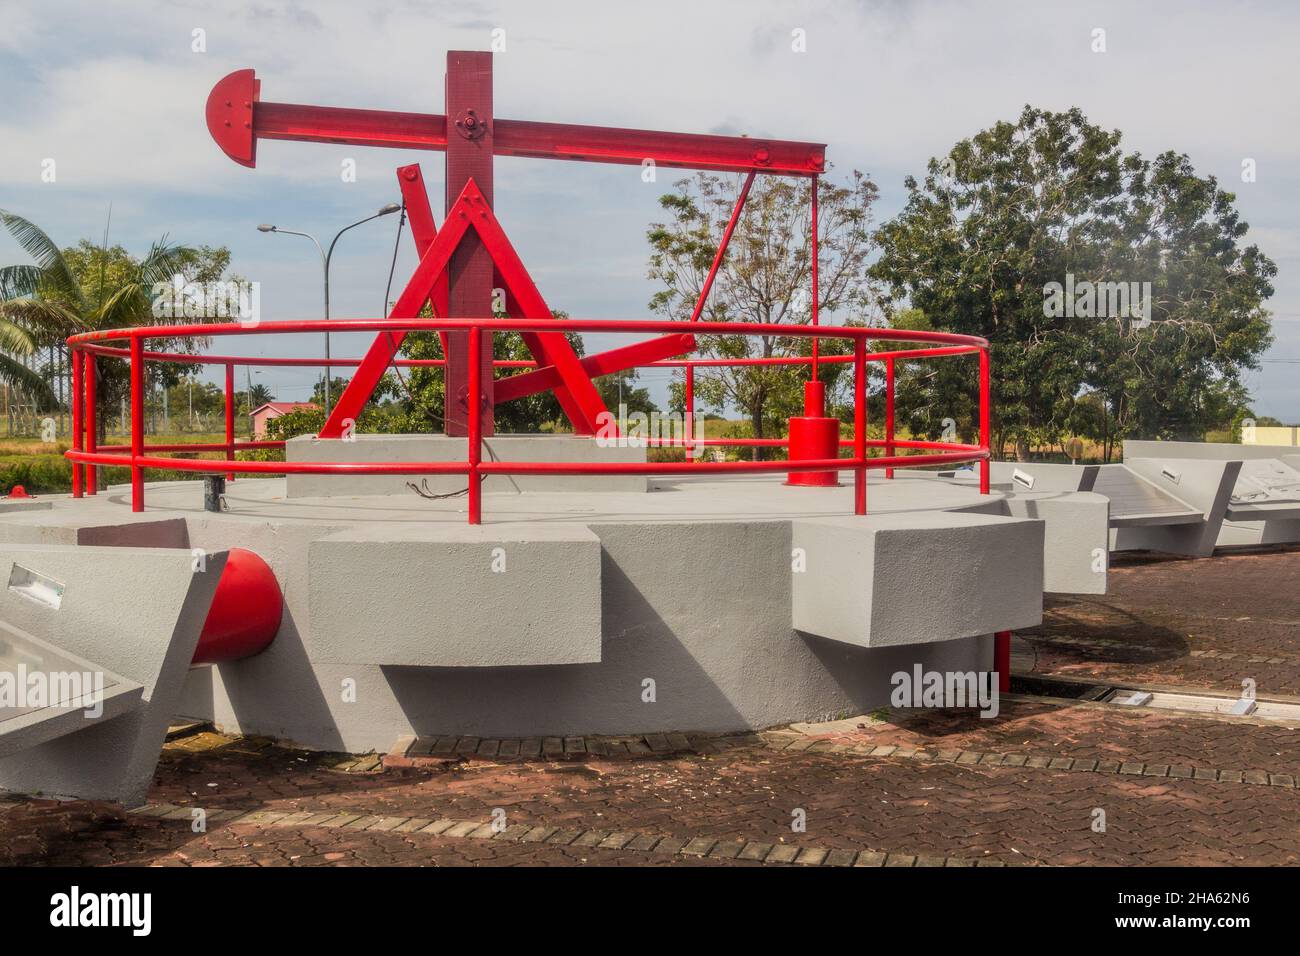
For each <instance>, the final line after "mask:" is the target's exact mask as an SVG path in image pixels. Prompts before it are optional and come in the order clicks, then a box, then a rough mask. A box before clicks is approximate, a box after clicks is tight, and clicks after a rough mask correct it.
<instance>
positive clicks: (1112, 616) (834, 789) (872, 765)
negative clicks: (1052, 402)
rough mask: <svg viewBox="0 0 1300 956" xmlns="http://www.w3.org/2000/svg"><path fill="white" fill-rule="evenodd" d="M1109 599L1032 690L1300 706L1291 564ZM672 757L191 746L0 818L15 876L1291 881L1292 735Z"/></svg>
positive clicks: (1233, 726)
mask: <svg viewBox="0 0 1300 956" xmlns="http://www.w3.org/2000/svg"><path fill="white" fill-rule="evenodd" d="M1112 582H1113V585H1114V587H1113V591H1112V594H1110V595H1108V596H1106V597H1104V598H1101V599H1092V598H1089V599H1086V600H1078V601H1072V602H1062V603H1061V604H1059V605H1057V606H1055V607H1053V608H1052V609H1051V610H1050V612H1049V614H1048V616H1047V620H1046V622H1045V624H1044V626H1043V627H1042V628H1039V629H1037V630H1036V631H1034V632H1029V633H1027V634H1025V635H1022V636H1023V637H1026V638H1027V639H1029V640H1030V641H1031V642H1032V643H1033V644H1034V645H1035V646H1036V648H1037V655H1036V662H1035V671H1036V672H1037V673H1041V674H1046V675H1050V674H1070V675H1088V676H1095V677H1103V678H1105V679H1121V678H1122V679H1126V680H1134V681H1138V680H1140V681H1148V682H1160V683H1177V684H1193V685H1203V686H1215V687H1219V686H1222V687H1223V688H1224V689H1228V690H1236V689H1237V686H1238V681H1239V678H1238V677H1237V674H1238V673H1239V672H1240V669H1241V668H1242V667H1250V676H1254V677H1255V678H1256V679H1257V680H1258V682H1259V687H1260V691H1261V693H1295V692H1297V679H1298V678H1300V638H1298V637H1297V633H1296V627H1295V624H1294V621H1293V619H1294V618H1297V617H1300V614H1297V613H1296V612H1295V610H1294V609H1293V608H1292V607H1291V603H1292V599H1289V598H1288V593H1289V594H1291V595H1293V594H1294V593H1295V591H1296V585H1297V583H1300V552H1295V551H1293V552H1290V553H1283V554H1259V555H1249V556H1234V557H1227V558H1223V557H1220V558H1216V559H1213V560H1209V561H1178V562H1174V561H1158V560H1147V561H1132V562H1128V563H1126V564H1124V565H1122V566H1120V567H1117V568H1116V569H1115V571H1114V573H1113V575H1112ZM1063 639H1070V640H1074V641H1076V643H1072V644H1063V643H1060V642H1061V641H1062V640H1063ZM1086 640H1092V641H1094V642H1101V643H1096V644H1095V646H1091V647H1089V646H1088V645H1087V644H1086V643H1077V642H1078V641H1086ZM1054 641H1055V642H1056V643H1053V642H1054ZM1105 641H1128V642H1130V643H1135V644H1139V645H1141V646H1143V647H1152V648H1156V649H1157V650H1156V651H1154V652H1146V651H1141V652H1134V651H1131V650H1130V651H1127V652H1122V653H1121V652H1120V651H1118V650H1117V649H1116V648H1115V647H1114V646H1113V645H1112V644H1107V643H1104V642H1105ZM1197 650H1199V651H1202V652H1205V653H1203V654H1201V655H1198V656H1196V657H1193V656H1192V655H1191V652H1192V651H1197ZM1210 651H1216V652H1218V654H1237V655H1241V656H1243V657H1247V658H1248V657H1252V656H1254V657H1259V656H1268V657H1270V658H1282V659H1284V661H1286V663H1283V664H1272V665H1258V666H1254V665H1243V664H1241V662H1240V661H1238V662H1236V663H1234V661H1233V659H1232V658H1228V659H1224V658H1222V657H1220V656H1217V655H1216V656H1214V657H1207V656H1206V654H1208V652H1210ZM1293 659H1294V660H1295V661H1296V663H1295V665H1294V667H1293V666H1292V664H1291V663H1290V662H1291V661H1292V660H1293ZM677 744H678V745H679V746H678V748H677V749H676V750H675V751H674V752H667V753H656V754H648V755H645V754H643V755H623V756H604V755H596V754H591V753H584V752H574V753H571V754H569V755H568V756H567V757H566V758H565V759H555V758H552V759H545V758H530V759H518V758H510V759H503V758H500V757H485V756H479V755H474V756H466V755H461V756H458V757H451V758H447V759H444V760H439V761H434V760H430V761H427V762H426V765H423V766H417V767H413V768H409V769H389V770H387V771H384V770H382V768H380V767H378V766H377V763H378V762H377V761H376V760H369V761H365V762H362V763H360V764H358V765H357V767H358V769H365V768H373V769H372V770H371V772H359V773H344V772H340V770H338V769H337V764H338V761H337V759H336V758H333V757H331V756H330V755H322V754H308V753H302V752H298V751H292V750H287V749H282V748H279V747H275V746H271V745H268V744H266V743H265V742H259V741H250V740H241V741H232V740H230V739H228V738H222V737H220V736H218V735H216V734H198V735H195V736H191V737H188V738H184V739H182V740H179V741H176V742H175V743H173V744H172V745H169V747H168V750H167V752H166V753H165V754H164V757H163V760H162V762H161V764H160V766H159V770H158V774H157V779H156V782H155V786H154V787H153V789H152V792H151V794H150V801H151V805H150V806H149V807H147V808H145V810H144V812H139V813H131V814H126V813H123V812H122V811H121V810H120V808H115V807H112V806H107V805H98V804H91V803H84V802H82V803H70V804H58V803H53V802H49V801H11V802H8V803H5V804H0V863H7V864H13V863H19V864H32V863H37V864H64V865H87V864H110V865H112V864H116V865H160V866H187V865H189V866H222V865H260V866H266V865H297V866H318V865H334V866H343V865H372V864H393V865H426V866H429V865H432V866H452V865H475V864H494V865H518V864H527V865H548V866H560V865H575V864H586V865H626V864H636V865H678V866H680V865H705V866H707V865H784V864H793V865H799V864H817V865H836V864H841V865H849V864H854V865H886V866H913V865H948V866H954V865H971V864H980V865H987V864H1048V865H1069V864H1078V863H1091V864H1226V863H1245V864H1257V865H1279V864H1297V863H1300V824H1297V820H1300V789H1297V778H1298V777H1300V731H1297V730H1295V729H1293V728H1290V727H1286V726H1283V725H1280V724H1264V723H1258V722H1256V723H1251V722H1240V721H1238V722H1234V721H1231V720H1228V719H1213V718H1201V717H1186V716H1180V715H1176V714H1171V713H1169V712H1163V713H1161V712H1153V713H1149V712H1141V711H1121V710H1117V709H1116V708H1112V707H1105V706H1102V705H1095V704H1088V703H1082V702H1078V703H1067V704H1059V703H1054V702H1048V701H1044V700H1035V699H1025V698H1015V699H1011V700H1006V701H1004V702H1003V708H1002V714H1001V717H1000V718H999V719H998V720H995V721H987V720H980V719H978V718H977V717H974V716H971V715H968V714H964V713H957V712H933V711H930V712H923V713H917V714H895V715H891V716H889V717H888V718H887V719H885V720H873V719H871V718H867V717H863V718H855V719H852V720H848V721H841V722H838V723H835V724H829V725H821V726H817V727H812V728H803V727H800V728H799V729H798V730H786V731H774V732H769V733H765V734H762V735H749V736H747V737H742V738H735V739H724V740H717V739H710V738H696V737H690V738H689V739H686V740H682V739H680V738H679V739H678V740H677ZM681 745H684V747H683V746H681ZM586 746H588V745H584V747H571V748H570V749H572V750H575V751H581V750H583V749H584V748H585V747H586ZM590 746H591V747H595V746H596V745H595V744H591V745H590ZM196 807H197V808H202V809H203V810H204V813H205V814H206V820H207V824H208V826H207V831H206V832H204V833H195V832H193V829H192V819H193V810H194V808H196ZM1098 811H1102V812H1104V814H1105V822H1106V827H1105V832H1096V831H1095V830H1094V828H1093V827H1094V822H1095V821H1096V820H1097V819H1098ZM494 814H495V815H496V817H497V818H498V819H499V821H500V823H499V826H498V828H496V829H494V828H493V827H492V826H491V822H492V821H493V819H494ZM796 815H801V816H802V818H803V819H804V820H805V821H806V827H805V828H804V829H803V830H802V831H795V830H793V829H792V827H791V823H792V820H794V819H795V818H796ZM502 827H503V828H504V830H503V831H502V832H499V831H500V828H502ZM760 860H761V861H764V862H762V863H760V862H759V861H760Z"/></svg>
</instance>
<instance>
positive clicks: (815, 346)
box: [812, 176, 821, 382]
mask: <svg viewBox="0 0 1300 956" xmlns="http://www.w3.org/2000/svg"><path fill="white" fill-rule="evenodd" d="M817 182H818V177H816V176H814V177H813V178H812V324H813V325H816V324H817V320H818V315H819V308H820V306H819V303H818V301H817V299H818V298H819V296H818V291H819V290H818V288H817ZM820 351H821V346H820V343H819V342H818V341H817V339H816V338H814V339H813V340H812V377H813V381H814V382H815V381H817V359H818V357H819V353H820Z"/></svg>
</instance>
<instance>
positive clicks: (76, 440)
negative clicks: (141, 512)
mask: <svg viewBox="0 0 1300 956" xmlns="http://www.w3.org/2000/svg"><path fill="white" fill-rule="evenodd" d="M82 358H83V356H82V354H81V350H80V349H78V348H73V349H72V450H73V451H81V405H82V397H81V362H82ZM81 472H82V465H81V464H80V463H78V462H75V461H74V462H73V463H72V497H74V498H80V497H81Z"/></svg>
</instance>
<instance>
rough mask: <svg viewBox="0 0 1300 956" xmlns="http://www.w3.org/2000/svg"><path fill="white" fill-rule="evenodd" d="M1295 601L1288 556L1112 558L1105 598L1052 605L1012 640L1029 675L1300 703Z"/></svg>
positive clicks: (1295, 572) (1298, 565)
mask: <svg viewBox="0 0 1300 956" xmlns="http://www.w3.org/2000/svg"><path fill="white" fill-rule="evenodd" d="M1298 594H1300V552H1297V551H1296V550H1295V549H1291V550H1289V551H1281V552H1265V553H1256V554H1228V555H1218V556H1216V557H1214V558H1205V559H1198V560H1190V559H1177V558H1118V559H1117V560H1116V561H1115V562H1114V564H1113V565H1112V567H1111V571H1110V580H1109V593H1108V594H1106V595H1104V596H1102V597H1091V596H1089V597H1079V598H1070V599H1064V600H1059V601H1055V602H1052V603H1051V604H1050V605H1049V608H1048V612H1047V614H1045V615H1044V621H1043V625H1042V626H1041V627H1038V628H1035V629H1033V630H1030V631H1024V632H1021V633H1020V634H1019V636H1020V637H1023V638H1026V639H1027V640H1028V641H1029V642H1030V643H1031V644H1032V645H1033V646H1034V650H1035V655H1036V658H1037V659H1036V662H1035V665H1034V671H1035V672H1036V673H1041V674H1063V675H1068V676H1073V677H1087V678H1098V679H1102V680H1116V681H1130V682H1135V683H1149V684H1182V685H1188V686H1199V687H1207V688H1217V689H1219V690H1226V691H1230V692H1234V693H1235V692H1238V691H1239V690H1240V689H1241V681H1242V679H1243V678H1246V677H1250V678H1253V679H1254V680H1255V682H1256V685H1257V687H1258V690H1259V693H1261V694H1286V695H1300V599H1297V595H1298ZM1074 642H1078V643H1074Z"/></svg>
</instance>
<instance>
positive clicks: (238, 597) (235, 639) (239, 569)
mask: <svg viewBox="0 0 1300 956" xmlns="http://www.w3.org/2000/svg"><path fill="white" fill-rule="evenodd" d="M283 613H284V598H283V596H282V595H281V594H280V583H279V582H278V581H277V580H276V579H275V572H274V571H272V570H271V566H270V565H268V564H267V563H266V562H265V561H263V560H262V558H261V557H260V556H259V555H257V554H254V553H253V552H252V551H247V550H245V549H244V548H231V549H230V554H229V556H228V557H227V558H226V567H225V569H224V570H223V571H222V572H221V580H220V581H218V582H217V591H216V593H215V594H214V595H213V596H212V606H211V608H209V609H208V618H207V620H206V621H204V623H203V631H202V633H200V635H199V644H198V647H196V648H195V649H194V661H193V663H195V664H222V663H225V662H227V661H237V660H240V659H242V658H245V657H252V656H253V655H254V654H260V653H261V652H262V651H264V650H266V648H267V647H268V646H270V644H271V641H273V640H275V635H276V632H277V631H279V629H280V617H281V615H282V614H283Z"/></svg>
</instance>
